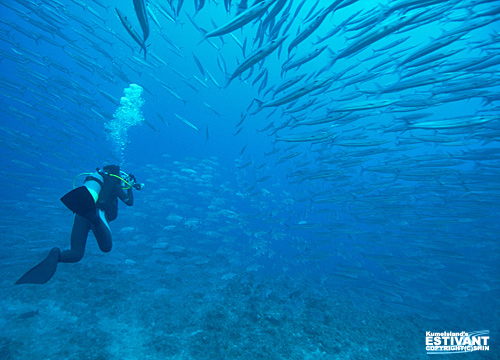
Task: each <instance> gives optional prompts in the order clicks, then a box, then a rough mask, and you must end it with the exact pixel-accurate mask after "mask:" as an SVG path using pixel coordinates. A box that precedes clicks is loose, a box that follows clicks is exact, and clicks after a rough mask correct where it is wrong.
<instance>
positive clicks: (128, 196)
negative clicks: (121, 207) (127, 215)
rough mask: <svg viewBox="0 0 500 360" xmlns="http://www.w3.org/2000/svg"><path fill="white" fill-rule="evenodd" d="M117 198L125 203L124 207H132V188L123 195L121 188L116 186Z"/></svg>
mask: <svg viewBox="0 0 500 360" xmlns="http://www.w3.org/2000/svg"><path fill="white" fill-rule="evenodd" d="M118 197H119V198H120V200H121V201H123V202H124V203H125V205H128V206H132V205H134V194H133V193H132V188H128V189H127V192H126V193H125V191H123V189H122V188H121V186H118Z"/></svg>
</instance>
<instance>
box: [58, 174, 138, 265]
mask: <svg viewBox="0 0 500 360" xmlns="http://www.w3.org/2000/svg"><path fill="white" fill-rule="evenodd" d="M102 176H103V179H104V183H103V185H102V188H101V192H100V193H99V197H98V199H97V203H96V207H97V209H98V210H97V211H100V210H102V211H104V215H105V218H106V222H110V221H113V220H115V219H116V217H117V216H118V199H120V200H121V201H123V202H124V203H125V204H126V205H128V206H132V205H133V203H134V196H133V194H132V189H128V190H127V192H125V191H124V190H123V189H122V187H121V184H120V183H121V181H120V180H119V179H117V178H115V177H112V176H109V175H107V174H103V175H102ZM89 230H92V232H93V233H94V236H95V238H96V239H97V244H98V245H99V249H101V251H103V252H109V251H111V247H112V245H113V243H112V240H111V232H110V231H109V227H108V225H107V224H106V223H105V222H104V221H103V219H102V218H101V217H100V216H99V214H98V213H96V214H95V216H94V218H93V220H92V221H91V220H90V219H89V218H88V217H83V216H81V215H78V214H75V220H74V223H73V229H72V231H71V250H65V251H63V252H61V258H60V260H59V262H64V263H75V262H78V261H80V260H81V259H82V257H83V254H84V253H85V245H86V244H87V236H88V233H89Z"/></svg>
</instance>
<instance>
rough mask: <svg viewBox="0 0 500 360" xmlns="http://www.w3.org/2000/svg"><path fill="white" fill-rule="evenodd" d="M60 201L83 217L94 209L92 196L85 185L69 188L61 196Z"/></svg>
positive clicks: (93, 211)
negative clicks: (68, 190)
mask: <svg viewBox="0 0 500 360" xmlns="http://www.w3.org/2000/svg"><path fill="white" fill-rule="evenodd" d="M61 201H62V202H63V204H64V205H66V207H67V208H68V209H70V210H71V211H73V212H74V213H77V214H78V215H81V216H84V217H87V216H88V214H89V213H95V211H96V207H95V201H94V198H93V197H92V195H91V194H90V192H89V190H88V189H87V188H86V187H85V186H80V187H77V188H76V189H73V190H71V191H70V192H69V193H67V194H66V195H64V196H63V197H62V198H61Z"/></svg>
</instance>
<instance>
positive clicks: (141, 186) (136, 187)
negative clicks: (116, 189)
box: [133, 183, 145, 190]
mask: <svg viewBox="0 0 500 360" xmlns="http://www.w3.org/2000/svg"><path fill="white" fill-rule="evenodd" d="M133 186H134V189H136V190H142V189H144V186H145V185H144V184H141V183H135V184H134V185H133Z"/></svg>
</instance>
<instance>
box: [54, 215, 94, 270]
mask: <svg viewBox="0 0 500 360" xmlns="http://www.w3.org/2000/svg"><path fill="white" fill-rule="evenodd" d="M89 230H90V221H89V220H87V219H86V218H84V217H83V216H80V215H78V214H77V215H75V221H74V223H73V229H72V230H71V250H65V251H63V252H62V253H61V260H60V262H64V263H75V262H78V261H80V260H81V259H82V257H83V254H84V253H85V245H86V244H87V236H88V233H89Z"/></svg>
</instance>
